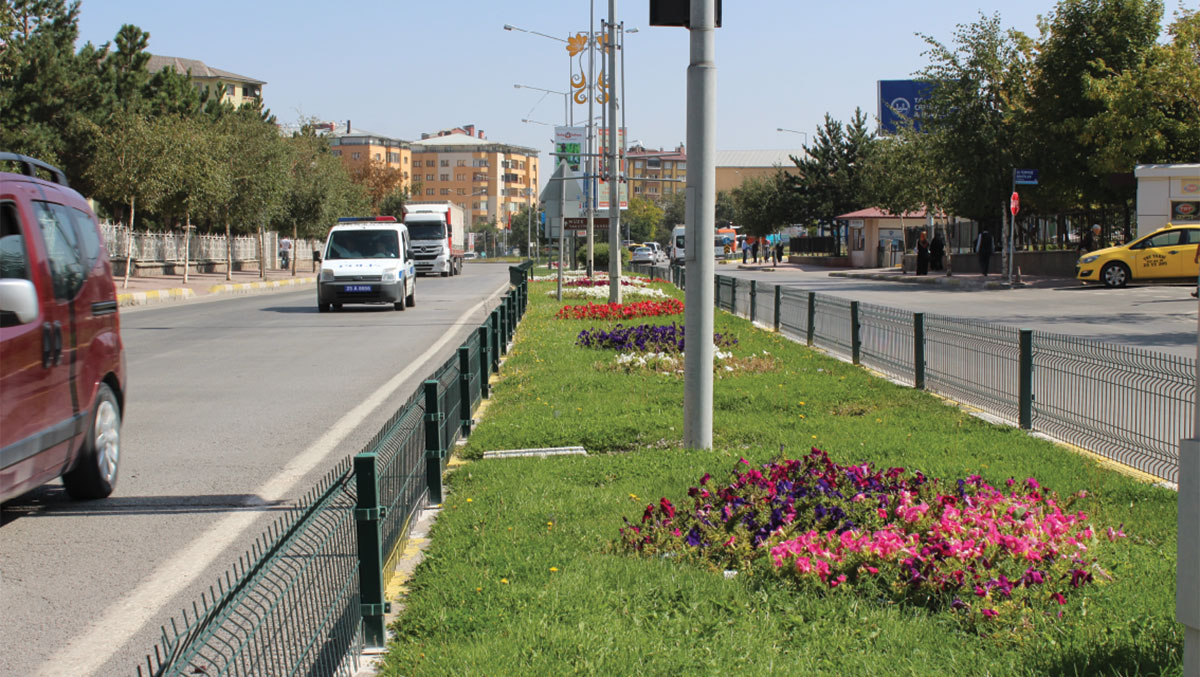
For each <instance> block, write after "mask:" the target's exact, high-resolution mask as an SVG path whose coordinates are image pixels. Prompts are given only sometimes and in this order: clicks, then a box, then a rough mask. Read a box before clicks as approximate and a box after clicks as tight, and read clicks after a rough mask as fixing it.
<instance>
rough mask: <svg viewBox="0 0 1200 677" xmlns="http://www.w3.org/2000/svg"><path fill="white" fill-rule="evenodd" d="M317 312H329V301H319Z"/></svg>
mask: <svg viewBox="0 0 1200 677" xmlns="http://www.w3.org/2000/svg"><path fill="white" fill-rule="evenodd" d="M317 312H318V313H328V312H329V304H328V303H318V304H317Z"/></svg>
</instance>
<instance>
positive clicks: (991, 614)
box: [980, 609, 996, 618]
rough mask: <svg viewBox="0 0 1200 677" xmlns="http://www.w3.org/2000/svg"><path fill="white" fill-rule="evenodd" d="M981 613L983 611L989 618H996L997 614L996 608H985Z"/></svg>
mask: <svg viewBox="0 0 1200 677" xmlns="http://www.w3.org/2000/svg"><path fill="white" fill-rule="evenodd" d="M980 613H982V614H983V615H984V616H987V617H988V618H994V617H995V616H996V611H995V610H994V609H984V610H983V611H982V612H980Z"/></svg>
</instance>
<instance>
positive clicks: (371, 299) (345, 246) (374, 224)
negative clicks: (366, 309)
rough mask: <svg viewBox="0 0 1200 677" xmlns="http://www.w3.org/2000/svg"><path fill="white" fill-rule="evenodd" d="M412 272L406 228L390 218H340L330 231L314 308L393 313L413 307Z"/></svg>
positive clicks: (414, 272)
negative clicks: (359, 307)
mask: <svg viewBox="0 0 1200 677" xmlns="http://www.w3.org/2000/svg"><path fill="white" fill-rule="evenodd" d="M416 293H417V268H416V265H415V264H414V263H413V258H412V243H411V242H410V241H409V238H408V229H407V228H405V227H404V224H403V223H399V222H398V221H396V217H394V216H374V217H372V216H367V217H343V218H340V219H338V225H336V226H334V227H333V228H332V229H331V230H330V231H329V238H328V239H327V240H326V241H325V255H324V256H323V257H322V260H321V277H320V278H319V279H318V281H317V310H319V311H321V312H322V313H327V312H329V309H330V308H331V307H332V308H333V309H334V310H339V309H341V307H342V304H344V303H390V304H392V306H393V307H394V308H395V309H396V310H404V309H405V308H411V307H412V306H414V305H416Z"/></svg>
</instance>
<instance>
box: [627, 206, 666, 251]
mask: <svg viewBox="0 0 1200 677" xmlns="http://www.w3.org/2000/svg"><path fill="white" fill-rule="evenodd" d="M664 213H665V212H664V211H663V208H662V207H660V206H658V205H657V204H655V203H654V202H653V201H652V200H647V199H645V198H641V197H631V198H629V209H627V210H625V213H624V214H621V223H622V224H623V225H625V226H628V228H629V239H631V240H633V241H634V242H649V241H651V240H654V241H657V242H666V238H665V237H663V235H662V233H661V232H660V229H659V224H661V223H662V220H663V215H664ZM667 233H668V234H670V231H667Z"/></svg>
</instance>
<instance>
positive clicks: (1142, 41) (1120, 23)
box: [992, 0, 1195, 209]
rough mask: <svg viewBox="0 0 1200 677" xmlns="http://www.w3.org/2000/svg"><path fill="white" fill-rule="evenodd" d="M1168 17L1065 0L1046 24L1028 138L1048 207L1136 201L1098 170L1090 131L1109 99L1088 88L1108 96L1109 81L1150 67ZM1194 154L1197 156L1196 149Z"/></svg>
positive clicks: (1137, 4) (1140, 6) (1101, 1)
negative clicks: (1162, 19) (1105, 91)
mask: <svg viewBox="0 0 1200 677" xmlns="http://www.w3.org/2000/svg"><path fill="white" fill-rule="evenodd" d="M1162 11H1163V6H1162V2H1161V0H1060V1H1059V2H1058V4H1057V5H1056V6H1055V9H1054V11H1053V12H1052V13H1051V15H1050V16H1049V17H1048V18H1046V19H1043V20H1042V22H1041V30H1042V37H1041V41H1040V44H1039V48H1038V54H1037V59H1036V61H1035V62H1034V67H1033V71H1032V74H1031V78H1030V81H1029V89H1030V92H1031V94H1032V97H1033V100H1034V101H1036V105H1034V106H1032V107H1031V108H1030V112H1029V116H1028V117H1029V122H1028V125H1027V133H1028V134H1029V136H1030V138H1031V139H1032V140H1033V141H1034V144H1033V146H1032V151H1033V153H1032V154H1033V156H1034V157H1033V166H1035V167H1038V168H1039V169H1040V170H1041V177H1040V181H1041V185H1039V187H1038V191H1037V193H1038V195H1039V197H1041V198H1042V200H1043V201H1046V202H1049V203H1051V205H1052V206H1056V207H1058V208H1060V209H1069V208H1073V207H1079V206H1083V207H1089V206H1091V205H1093V204H1097V203H1113V202H1124V201H1125V200H1128V199H1131V198H1132V197H1133V191H1132V188H1129V189H1126V190H1124V191H1119V192H1114V191H1113V189H1112V183H1111V182H1110V181H1109V180H1108V176H1107V174H1100V175H1098V174H1097V172H1096V171H1095V168H1096V167H1095V164H1094V163H1093V161H1092V158H1093V156H1094V154H1095V150H1096V146H1095V144H1094V142H1093V140H1092V139H1091V138H1089V136H1090V135H1088V134H1087V133H1086V130H1087V127H1088V125H1089V121H1092V120H1094V119H1096V118H1097V116H1100V115H1101V114H1102V113H1104V112H1105V109H1106V103H1107V101H1106V98H1105V97H1103V96H1089V90H1090V91H1097V90H1102V89H1104V88H1105V85H1104V83H1103V81H1104V80H1107V79H1109V78H1113V77H1116V76H1118V75H1119V74H1120V73H1122V72H1125V71H1127V70H1129V69H1131V68H1135V67H1137V66H1138V65H1139V64H1141V63H1144V62H1145V60H1146V58H1147V56H1148V52H1150V51H1151V50H1152V49H1153V48H1154V45H1155V40H1156V39H1157V37H1158V34H1159V17H1161V16H1162ZM1191 151H1192V153H1193V154H1192V155H1191V156H1190V157H1194V152H1195V146H1193V147H1192V148H1191ZM1131 169H1132V167H1131V166H1128V165H1127V166H1125V167H1123V168H1120V169H1119V171H1121V172H1128V171H1131ZM996 201H997V200H996V199H993V200H992V202H996Z"/></svg>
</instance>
